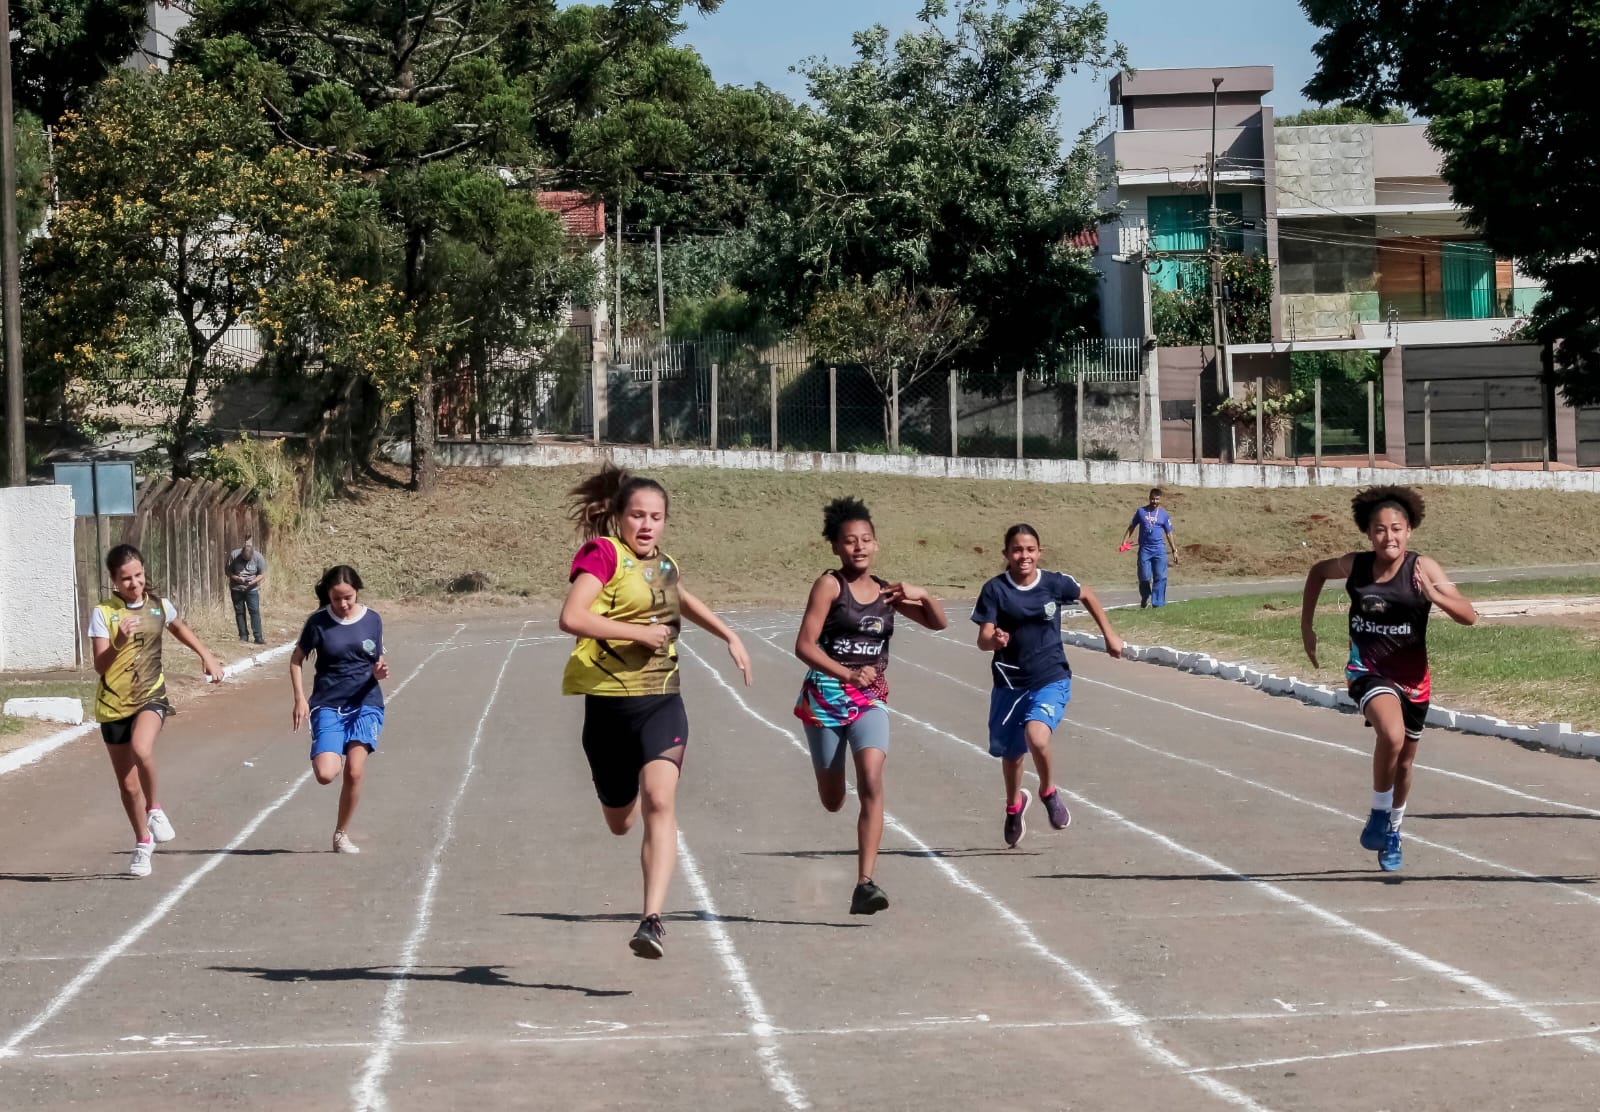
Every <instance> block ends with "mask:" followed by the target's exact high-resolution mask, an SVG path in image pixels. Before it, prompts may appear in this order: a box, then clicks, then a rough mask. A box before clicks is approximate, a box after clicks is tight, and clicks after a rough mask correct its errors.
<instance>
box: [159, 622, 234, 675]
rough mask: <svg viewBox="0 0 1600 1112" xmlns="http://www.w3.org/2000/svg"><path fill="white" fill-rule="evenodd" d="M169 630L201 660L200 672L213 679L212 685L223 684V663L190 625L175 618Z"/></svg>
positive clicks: (169, 624)
mask: <svg viewBox="0 0 1600 1112" xmlns="http://www.w3.org/2000/svg"><path fill="white" fill-rule="evenodd" d="M167 630H168V631H169V632H170V633H171V634H172V636H174V637H176V638H177V639H178V643H179V644H180V645H182V646H184V647H185V648H187V649H189V650H190V651H192V652H193V653H194V655H195V656H198V657H199V658H200V670H201V671H202V672H204V673H205V674H206V675H207V676H210V677H211V682H212V683H221V682H222V680H223V672H222V662H221V661H220V660H218V659H217V658H216V657H214V656H212V655H211V650H210V649H208V648H206V647H205V644H204V642H202V641H201V640H200V638H199V637H197V636H195V632H194V630H192V629H190V628H189V623H188V622H186V621H184V620H183V619H182V618H174V619H173V620H172V621H170V622H168V623H167Z"/></svg>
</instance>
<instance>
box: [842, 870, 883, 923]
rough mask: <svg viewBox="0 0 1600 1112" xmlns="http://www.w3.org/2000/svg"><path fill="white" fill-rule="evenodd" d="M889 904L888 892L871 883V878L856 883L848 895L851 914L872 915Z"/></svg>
mask: <svg viewBox="0 0 1600 1112" xmlns="http://www.w3.org/2000/svg"><path fill="white" fill-rule="evenodd" d="M888 906H889V893H887V892H885V891H884V890H883V889H882V888H879V887H878V886H877V885H876V884H874V883H872V880H871V878H868V879H867V880H864V881H862V882H861V883H860V884H858V885H856V890H855V894H854V895H852V896H851V897H850V914H851V915H873V914H876V913H877V912H879V911H882V910H883V909H884V908H886V907H888Z"/></svg>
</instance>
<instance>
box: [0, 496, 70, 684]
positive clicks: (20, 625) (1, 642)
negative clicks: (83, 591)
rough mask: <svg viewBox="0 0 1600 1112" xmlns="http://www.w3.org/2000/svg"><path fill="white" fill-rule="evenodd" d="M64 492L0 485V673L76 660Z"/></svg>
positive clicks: (67, 506) (67, 502) (67, 500)
mask: <svg viewBox="0 0 1600 1112" xmlns="http://www.w3.org/2000/svg"><path fill="white" fill-rule="evenodd" d="M73 520H74V519H73V505H72V491H71V490H70V489H69V488H67V487H64V486H30V487H5V488H0V672H4V671H23V670H28V671H34V670H39V669H46V668H71V667H73V666H74V665H75V664H76V663H77V652H78V632H77V624H78V607H77V592H76V585H75V582H74V568H75V566H76V565H75V561H74V559H73V548H72V536H73Z"/></svg>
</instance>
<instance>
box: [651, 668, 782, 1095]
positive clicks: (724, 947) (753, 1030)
mask: <svg viewBox="0 0 1600 1112" xmlns="http://www.w3.org/2000/svg"><path fill="white" fill-rule="evenodd" d="M684 647H685V648H687V647H688V646H684ZM719 678H720V677H719ZM678 857H679V860H680V861H681V862H682V864H683V877H684V879H685V880H687V881H688V882H689V887H690V888H691V889H692V890H693V891H694V898H695V902H696V903H698V904H699V905H700V906H701V907H702V908H704V909H705V913H706V915H707V916H708V918H707V919H706V920H705V924H706V926H707V927H708V928H710V931H711V948H712V949H713V950H715V951H716V953H717V957H718V958H720V959H721V960H722V969H723V972H725V973H727V975H728V980H730V981H732V982H733V987H734V990H735V991H736V992H738V994H739V998H740V999H741V1000H742V1001H743V1002H744V1014H745V1015H747V1016H748V1017H749V1018H750V1034H751V1036H753V1037H754V1038H755V1040H756V1057H758V1058H760V1059H761V1070H762V1072H763V1073H765V1074H766V1075H767V1084H769V1085H771V1086H772V1091H773V1092H775V1093H777V1094H778V1095H779V1096H781V1097H782V1098H783V1101H784V1103H785V1104H787V1105H788V1106H789V1107H790V1108H793V1109H795V1110H796V1112H800V1110H803V1109H807V1108H810V1107H811V1102H810V1101H809V1100H807V1099H806V1096H805V1093H803V1092H802V1091H801V1090H800V1086H799V1083H797V1082H796V1081H795V1079H794V1078H793V1077H792V1076H791V1075H790V1073H789V1071H788V1069H787V1068H786V1067H785V1066H784V1064H783V1059H782V1057H780V1055H779V1052H778V1040H777V1037H776V1035H777V1028H775V1027H774V1026H773V1025H772V1017H771V1016H769V1015H768V1014H767V1009H766V1008H765V1007H764V1006H763V1005H762V1003H761V997H760V996H758V995H756V988H755V985H754V984H752V983H751V981H750V972H749V970H747V969H746V968H745V964H744V961H743V959H741V958H740V957H739V954H738V952H737V951H735V950H734V948H733V940H732V939H731V938H729V937H728V932H727V930H726V929H725V928H724V927H723V925H722V921H721V920H720V919H719V918H718V916H717V906H716V904H715V903H713V902H712V900H711V891H710V889H708V888H707V887H706V882H705V878H704V877H702V876H701V875H700V866H699V865H698V864H696V863H695V859H694V854H692V853H690V852H689V843H688V842H686V841H684V840H683V833H682V832H681V831H680V832H679V834H678Z"/></svg>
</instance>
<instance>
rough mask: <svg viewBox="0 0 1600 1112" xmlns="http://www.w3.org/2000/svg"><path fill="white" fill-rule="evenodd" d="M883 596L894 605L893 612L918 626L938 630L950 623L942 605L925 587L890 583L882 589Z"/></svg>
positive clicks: (913, 584)
mask: <svg viewBox="0 0 1600 1112" xmlns="http://www.w3.org/2000/svg"><path fill="white" fill-rule="evenodd" d="M884 598H885V599H887V600H888V601H889V603H890V604H891V605H892V606H893V607H894V609H895V613H897V614H899V615H901V616H902V617H906V618H909V619H911V620H912V621H913V622H916V623H917V624H918V625H920V626H924V627H926V628H928V629H931V630H935V631H938V630H941V629H943V628H945V627H946V626H947V625H949V624H950V619H949V618H946V617H945V616H944V607H943V606H942V605H941V604H940V602H939V600H938V599H936V598H934V597H933V595H932V594H930V593H929V592H928V589H927V588H926V587H918V586H917V585H916V584H915V583H891V584H889V586H888V587H886V588H885V589H884Z"/></svg>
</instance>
